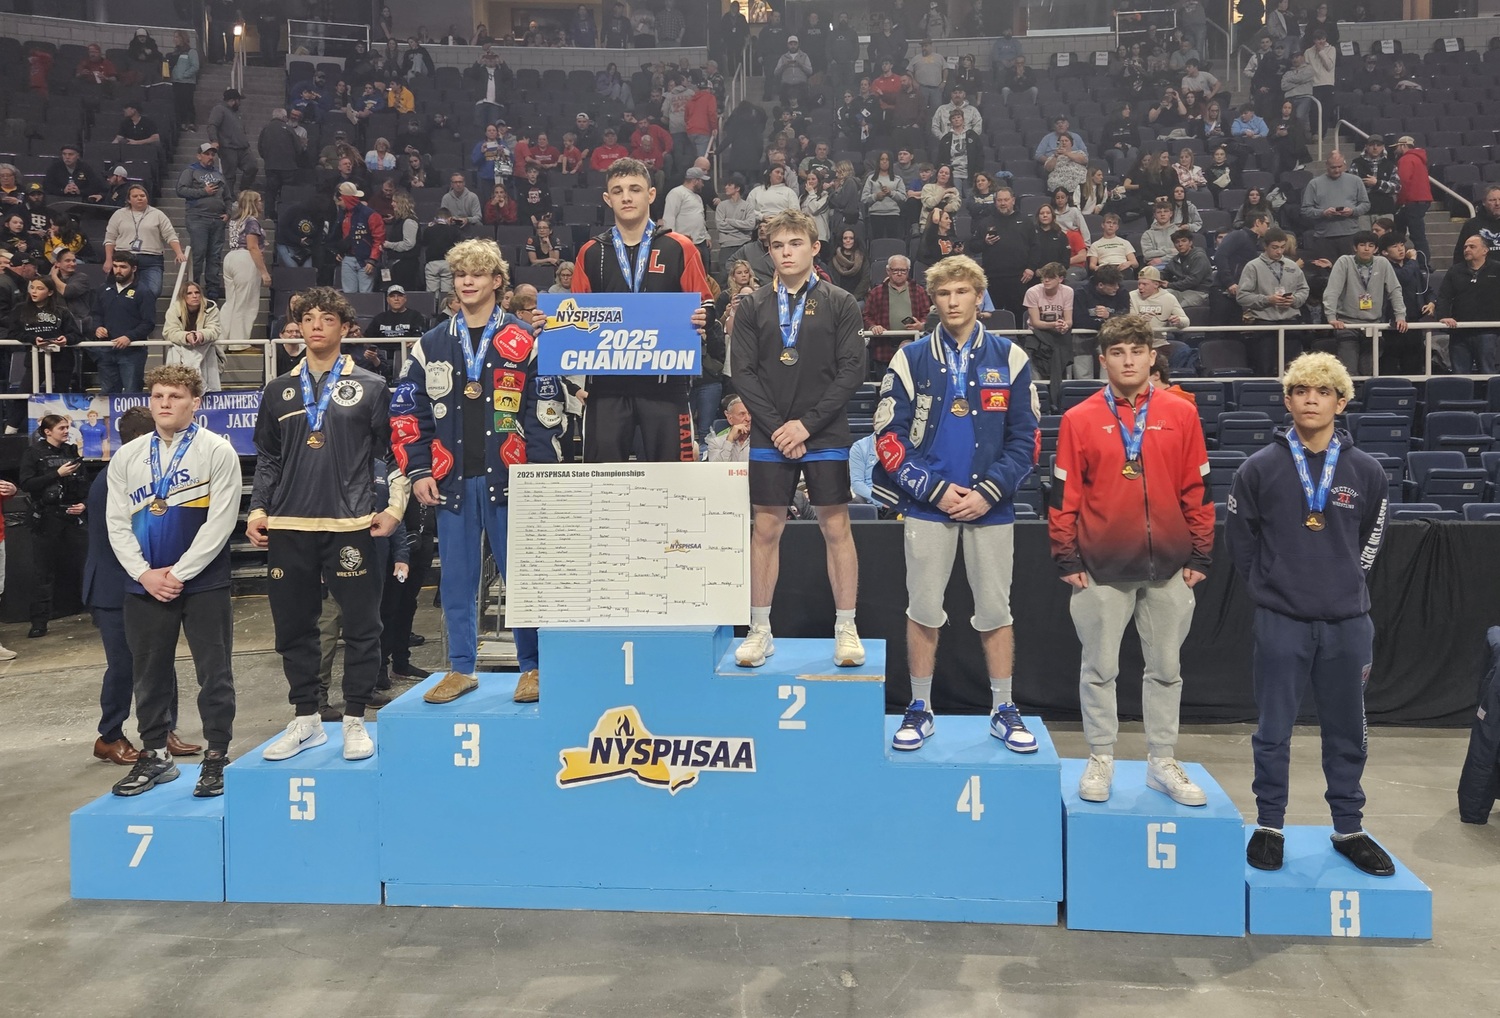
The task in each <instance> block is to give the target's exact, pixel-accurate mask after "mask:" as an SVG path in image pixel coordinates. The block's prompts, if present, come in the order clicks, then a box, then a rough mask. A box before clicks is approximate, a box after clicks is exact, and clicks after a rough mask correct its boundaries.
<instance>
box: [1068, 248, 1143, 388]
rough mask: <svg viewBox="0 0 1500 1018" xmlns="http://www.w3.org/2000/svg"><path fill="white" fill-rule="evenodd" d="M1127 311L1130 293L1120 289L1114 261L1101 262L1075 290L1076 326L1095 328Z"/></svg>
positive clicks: (1118, 275)
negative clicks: (1086, 280)
mask: <svg viewBox="0 0 1500 1018" xmlns="http://www.w3.org/2000/svg"><path fill="white" fill-rule="evenodd" d="M1129 311H1130V294H1129V293H1126V292H1123V291H1122V290H1121V288H1120V270H1119V269H1118V268H1117V267H1115V266H1114V265H1101V266H1100V267H1099V268H1098V269H1096V270H1094V273H1093V277H1092V278H1091V279H1090V280H1089V282H1088V283H1087V285H1085V286H1084V287H1083V288H1082V289H1077V290H1075V291H1074V295H1073V325H1074V327H1075V328H1079V329H1093V330H1095V331H1097V330H1098V329H1099V328H1100V327H1101V326H1102V325H1103V324H1104V323H1105V322H1107V321H1109V319H1111V318H1113V317H1115V316H1117V315H1123V314H1128V313H1129ZM1075 366H1076V365H1075Z"/></svg>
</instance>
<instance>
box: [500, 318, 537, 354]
mask: <svg viewBox="0 0 1500 1018" xmlns="http://www.w3.org/2000/svg"><path fill="white" fill-rule="evenodd" d="M535 343H536V339H535V337H533V336H532V335H531V333H529V332H527V331H526V330H525V329H523V328H521V327H520V326H519V325H517V324H515V323H514V322H512V323H511V324H509V325H507V326H506V327H505V328H503V329H501V330H500V331H499V332H497V333H495V339H494V347H495V352H496V353H498V354H499V355H500V356H501V357H504V358H505V359H506V360H508V361H514V362H515V363H517V364H520V363H522V362H524V361H525V360H526V356H527V354H529V353H531V348H532V346H533V345H534V344H535Z"/></svg>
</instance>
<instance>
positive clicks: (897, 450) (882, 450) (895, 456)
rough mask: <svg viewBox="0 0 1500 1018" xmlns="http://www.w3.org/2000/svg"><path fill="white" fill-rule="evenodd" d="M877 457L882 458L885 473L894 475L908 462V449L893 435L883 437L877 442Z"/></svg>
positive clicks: (881, 462) (881, 463)
mask: <svg viewBox="0 0 1500 1018" xmlns="http://www.w3.org/2000/svg"><path fill="white" fill-rule="evenodd" d="M875 455H877V456H879V457H880V465H881V466H883V467H885V472H886V473H888V474H894V473H895V472H896V471H897V470H898V469H899V468H900V466H901V464H902V463H904V462H905V461H906V447H905V446H904V445H902V444H901V439H899V438H897V437H896V436H895V435H893V434H885V435H881V436H880V437H879V438H878V439H876V440H875Z"/></svg>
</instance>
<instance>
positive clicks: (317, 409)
mask: <svg viewBox="0 0 1500 1018" xmlns="http://www.w3.org/2000/svg"><path fill="white" fill-rule="evenodd" d="M343 367H344V358H343V357H342V356H341V357H339V359H338V360H336V361H334V362H333V367H331V368H329V369H328V377H327V378H326V379H324V381H323V393H322V395H320V396H318V397H317V398H316V399H314V397H313V380H312V369H311V368H309V367H308V366H307V361H306V360H304V361H303V362H302V374H301V380H302V409H303V410H304V411H306V412H307V428H308V430H309V431H322V430H323V415H324V414H326V413H327V412H328V401H329V400H330V399H332V398H333V387H334V384H335V383H337V382H338V380H339V373H340V372H341V371H342V370H343Z"/></svg>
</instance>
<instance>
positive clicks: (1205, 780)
mask: <svg viewBox="0 0 1500 1018" xmlns="http://www.w3.org/2000/svg"><path fill="white" fill-rule="evenodd" d="M1085 763H1086V761H1083V760H1064V761H1063V762H1062V797H1063V803H1064V806H1065V808H1066V810H1067V818H1068V827H1067V864H1068V907H1067V920H1068V929H1070V930H1115V931H1120V932H1124V933H1180V934H1196V935H1199V936H1214V937H1242V936H1244V935H1245V881H1244V867H1245V838H1244V821H1243V819H1242V818H1241V817H1240V813H1239V810H1237V809H1236V808H1235V806H1234V803H1232V802H1230V800H1229V796H1228V795H1226V794H1225V793H1224V790H1223V789H1222V788H1220V787H1219V783H1218V782H1217V781H1215V780H1214V779H1213V777H1212V776H1211V775H1210V774H1209V773H1208V771H1206V770H1204V769H1203V767H1202V766H1201V765H1199V764H1184V765H1183V769H1184V770H1186V771H1187V774H1188V777H1190V778H1191V779H1192V780H1193V781H1194V782H1196V783H1197V784H1198V785H1199V786H1200V787H1202V789H1203V791H1204V793H1205V794H1206V795H1207V796H1208V804H1207V805H1206V806H1180V805H1178V804H1177V803H1176V802H1174V801H1173V800H1172V799H1170V798H1168V797H1167V796H1166V795H1164V794H1162V793H1161V792H1158V791H1155V790H1153V789H1150V788H1147V787H1146V763H1145V761H1143V760H1119V759H1117V760H1116V761H1115V780H1114V787H1113V789H1112V791H1111V793H1110V797H1109V800H1108V801H1107V802H1084V801H1083V800H1082V799H1080V798H1079V797H1078V779H1079V778H1080V777H1081V776H1082V775H1083V769H1084V766H1085Z"/></svg>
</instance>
